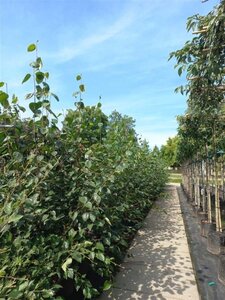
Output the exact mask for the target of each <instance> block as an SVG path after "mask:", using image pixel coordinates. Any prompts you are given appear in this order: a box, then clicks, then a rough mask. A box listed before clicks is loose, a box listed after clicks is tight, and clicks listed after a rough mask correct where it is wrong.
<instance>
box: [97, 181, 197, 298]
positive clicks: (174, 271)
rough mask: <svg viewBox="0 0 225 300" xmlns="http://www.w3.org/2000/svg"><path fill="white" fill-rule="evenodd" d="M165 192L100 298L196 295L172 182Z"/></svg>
mask: <svg viewBox="0 0 225 300" xmlns="http://www.w3.org/2000/svg"><path fill="white" fill-rule="evenodd" d="M167 193H168V195H169V197H166V198H165V199H161V200H159V201H157V202H156V205H157V208H155V209H152V210H151V212H150V213H149V215H148V216H147V218H146V219H145V221H144V225H143V228H142V229H141V230H139V231H138V233H137V235H136V237H135V239H134V241H133V243H132V245H131V247H130V249H129V251H128V253H127V256H126V257H125V260H124V263H123V264H122V266H121V271H120V272H119V273H118V274H117V276H116V278H115V283H114V288H113V289H112V290H111V291H110V292H108V293H106V294H104V295H103V296H102V297H101V298H100V300H105V299H116V300H122V299H123V300H126V299H142V300H148V299H155V300H166V299H177V300H179V299H180V300H188V299H192V300H197V299H199V297H198V292H197V287H196V282H195V277H194V273H193V269H192V263H191V259H190V254H189V249H188V245H187V239H186V234H185V230H184V224H183V219H182V215H181V210H180V205H179V200H178V196H177V191H176V186H168V187H167Z"/></svg>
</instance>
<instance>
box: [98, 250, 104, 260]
mask: <svg viewBox="0 0 225 300" xmlns="http://www.w3.org/2000/svg"><path fill="white" fill-rule="evenodd" d="M96 257H97V259H99V260H101V261H105V256H104V254H102V253H101V252H98V253H96Z"/></svg>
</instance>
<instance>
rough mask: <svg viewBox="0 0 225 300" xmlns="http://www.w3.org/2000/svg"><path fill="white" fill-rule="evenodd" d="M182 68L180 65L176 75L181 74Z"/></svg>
mask: <svg viewBox="0 0 225 300" xmlns="http://www.w3.org/2000/svg"><path fill="white" fill-rule="evenodd" d="M182 69H183V68H182V67H180V68H179V69H178V75H179V76H181V74H182Z"/></svg>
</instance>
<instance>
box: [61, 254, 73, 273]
mask: <svg viewBox="0 0 225 300" xmlns="http://www.w3.org/2000/svg"><path fill="white" fill-rule="evenodd" d="M72 261H73V260H72V258H71V257H69V258H67V260H66V261H65V262H64V263H63V264H62V269H63V271H64V272H66V269H67V268H68V266H69V265H71V263H72Z"/></svg>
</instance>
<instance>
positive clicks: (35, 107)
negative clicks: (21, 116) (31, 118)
mask: <svg viewBox="0 0 225 300" xmlns="http://www.w3.org/2000/svg"><path fill="white" fill-rule="evenodd" d="M41 107H42V102H41V101H39V102H31V103H30V104H29V108H30V110H31V111H32V112H33V113H36V112H37V110H38V109H39V108H41Z"/></svg>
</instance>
